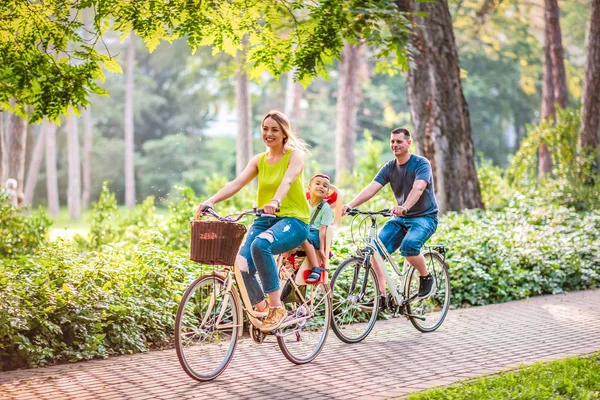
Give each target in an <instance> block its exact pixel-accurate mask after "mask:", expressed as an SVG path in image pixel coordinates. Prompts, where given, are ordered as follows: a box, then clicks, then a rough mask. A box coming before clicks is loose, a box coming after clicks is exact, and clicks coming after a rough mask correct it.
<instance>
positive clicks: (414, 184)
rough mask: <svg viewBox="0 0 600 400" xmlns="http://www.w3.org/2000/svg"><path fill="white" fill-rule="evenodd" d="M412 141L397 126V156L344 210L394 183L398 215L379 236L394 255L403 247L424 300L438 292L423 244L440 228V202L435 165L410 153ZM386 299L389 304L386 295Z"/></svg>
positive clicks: (392, 145)
mask: <svg viewBox="0 0 600 400" xmlns="http://www.w3.org/2000/svg"><path fill="white" fill-rule="evenodd" d="M411 143H412V140H411V137H410V132H409V131H408V130H407V129H404V128H396V129H394V130H393V131H392V133H391V134H390V148H391V149H392V152H393V153H394V159H393V160H391V161H389V162H388V163H386V164H385V165H384V166H383V168H381V170H380V171H379V173H378V174H377V175H376V176H375V178H374V179H373V181H372V182H371V183H370V184H368V185H367V186H366V187H365V188H364V189H363V190H361V192H360V193H359V194H358V195H357V196H356V197H355V198H354V199H353V200H352V201H351V202H350V203H348V204H346V205H345V206H344V208H343V212H344V213H346V211H347V210H348V209H349V208H355V207H358V206H360V205H361V204H363V203H364V202H366V201H368V200H370V199H371V198H372V197H373V196H375V195H376V194H377V193H378V192H379V191H380V190H381V188H383V187H384V186H385V185H386V184H387V183H389V184H390V186H391V187H392V191H393V192H394V196H395V197H396V202H397V205H395V206H394V207H393V208H392V210H391V211H392V214H394V217H393V218H392V219H390V220H389V221H388V222H387V223H386V224H385V225H384V226H383V229H381V231H380V232H379V239H380V240H381V242H382V243H383V245H384V246H385V248H386V250H387V251H388V252H389V253H390V254H392V253H393V252H394V251H396V249H398V248H400V253H401V254H402V255H403V256H404V257H405V258H406V260H407V261H408V263H409V264H410V265H412V266H413V267H415V268H416V269H417V271H419V274H420V278H419V279H420V282H419V293H418V298H421V299H424V298H427V297H429V296H431V295H433V294H434V293H435V282H434V279H433V276H431V275H430V274H429V273H428V272H427V266H426V264H425V258H424V257H423V255H422V254H421V247H423V245H424V244H425V242H426V241H427V239H429V238H430V237H431V235H433V233H434V232H435V230H436V229H437V224H438V205H437V201H436V198H435V192H434V188H433V174H432V172H431V164H430V163H429V161H428V160H427V159H426V158H425V157H421V156H418V155H416V154H411V153H410V151H409V149H410V145H411ZM376 267H378V268H384V266H376ZM376 270H377V268H376ZM378 275H379V274H378ZM380 276H381V275H380ZM382 300H384V302H383V303H382V304H384V305H385V297H384V298H383V299H382Z"/></svg>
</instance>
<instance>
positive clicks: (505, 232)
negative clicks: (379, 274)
mask: <svg viewBox="0 0 600 400" xmlns="http://www.w3.org/2000/svg"><path fill="white" fill-rule="evenodd" d="M431 241H432V242H434V243H435V242H443V243H447V244H448V245H449V251H448V253H447V259H448V263H449V265H450V281H451V284H452V303H453V304H456V305H463V304H472V305H483V304H490V303H499V302H504V301H509V300H518V299H524V298H527V297H530V296H536V295H541V294H556V293H562V292H564V291H570V290H580V289H587V288H596V287H599V286H600V212H598V211H593V212H589V213H585V214H581V213H578V212H576V211H573V210H570V209H567V208H565V207H561V206H556V205H548V206H539V205H537V204H532V203H531V202H528V201H527V199H525V198H524V197H523V196H520V195H518V194H516V195H515V197H514V198H513V199H512V200H511V202H510V204H509V206H508V207H507V208H506V209H504V210H503V211H501V212H494V211H483V210H474V211H469V212H464V213H461V214H456V213H449V214H447V215H445V216H444V217H443V218H442V219H441V220H440V223H439V226H438V231H437V232H436V234H435V235H434V237H433V238H432V239H431Z"/></svg>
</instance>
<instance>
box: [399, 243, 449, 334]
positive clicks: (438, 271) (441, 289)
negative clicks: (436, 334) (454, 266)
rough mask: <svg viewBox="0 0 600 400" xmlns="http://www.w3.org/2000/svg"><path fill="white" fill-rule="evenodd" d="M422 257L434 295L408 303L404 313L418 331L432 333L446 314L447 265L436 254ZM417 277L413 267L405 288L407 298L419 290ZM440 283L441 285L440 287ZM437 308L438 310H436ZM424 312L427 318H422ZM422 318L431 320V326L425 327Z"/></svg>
mask: <svg viewBox="0 0 600 400" xmlns="http://www.w3.org/2000/svg"><path fill="white" fill-rule="evenodd" d="M423 256H424V257H425V263H426V265H427V268H428V270H429V273H430V274H432V275H433V276H434V278H435V284H436V293H435V294H434V295H433V296H432V297H429V298H427V299H425V300H416V301H413V302H409V303H408V304H407V305H406V313H407V315H408V318H409V320H410V322H411V323H412V324H413V326H414V327H415V328H417V329H418V330H419V331H421V332H433V331H435V330H436V329H438V328H439V327H440V325H442V323H443V322H444V319H445V318H446V315H447V314H448V309H449V307H450V295H451V289H450V275H449V273H448V264H446V262H445V261H444V260H443V259H442V256H440V255H439V254H438V253H437V252H426V253H424V254H423ZM418 277H419V273H418V271H417V270H416V269H415V268H414V267H411V269H410V271H408V275H407V279H406V286H405V293H406V296H407V298H410V297H411V296H412V295H414V294H415V293H416V292H417V291H418V290H419V286H418ZM413 278H415V280H413ZM442 278H443V279H442ZM440 282H442V285H440ZM441 300H443V301H441ZM418 306H420V307H421V309H422V310H421V311H420V314H419V310H418ZM438 307H439V310H436V309H437V308H438ZM425 312H428V316H424V315H425ZM429 315H435V317H436V320H433V319H432V317H429ZM422 318H425V320H427V319H428V318H429V319H432V321H433V324H432V325H426V324H425V323H424V322H423V319H422Z"/></svg>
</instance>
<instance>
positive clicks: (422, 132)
mask: <svg viewBox="0 0 600 400" xmlns="http://www.w3.org/2000/svg"><path fill="white" fill-rule="evenodd" d="M397 5H398V7H399V9H400V10H402V11H406V12H414V13H415V14H413V15H414V17H413V18H414V23H415V28H414V29H413V36H412V44H413V47H414V48H415V49H416V50H417V51H418V53H417V54H415V59H414V66H413V67H412V68H410V70H409V72H408V77H407V93H408V102H409V106H410V110H411V116H412V122H413V126H414V138H415V140H416V144H417V150H418V152H419V153H420V154H422V155H423V156H425V157H427V158H428V159H429V160H430V162H431V166H432V169H433V175H434V181H435V189H436V197H437V199H438V203H439V207H440V211H441V212H445V211H450V210H461V209H464V208H481V207H483V202H482V199H481V190H480V187H479V180H478V178H477V173H476V170H475V160H474V154H473V139H472V137H471V123H470V120H469V109H468V106H467V102H466V100H465V98H464V96H463V92H462V84H461V80H460V68H459V60H458V54H457V50H456V43H455V40H454V32H453V29H452V18H451V16H450V12H449V10H448V3H447V1H446V0H441V1H435V2H428V3H423V2H417V1H414V0H397ZM423 13H427V16H423Z"/></svg>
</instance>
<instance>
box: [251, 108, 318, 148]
mask: <svg viewBox="0 0 600 400" xmlns="http://www.w3.org/2000/svg"><path fill="white" fill-rule="evenodd" d="M267 118H272V119H273V120H274V121H275V122H277V124H278V125H279V127H280V128H281V131H282V132H283V149H284V150H285V151H287V150H289V149H294V150H298V151H301V152H303V153H305V154H310V152H309V151H308V148H309V145H308V144H307V143H306V142H305V141H304V140H302V139H300V138H299V137H298V135H297V134H296V132H294V131H293V130H292V124H291V123H290V120H289V119H288V117H287V116H286V115H285V114H284V113H282V112H281V111H277V110H271V111H269V112H268V113H267V115H265V117H264V118H263V120H262V123H261V128H262V127H263V126H264V124H265V120H266V119H267Z"/></svg>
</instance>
